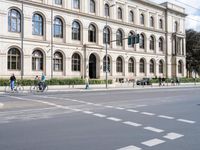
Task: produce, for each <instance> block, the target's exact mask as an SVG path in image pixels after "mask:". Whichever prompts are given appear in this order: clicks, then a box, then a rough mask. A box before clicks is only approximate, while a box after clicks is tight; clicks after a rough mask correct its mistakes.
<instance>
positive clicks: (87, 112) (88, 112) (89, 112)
mask: <svg viewBox="0 0 200 150" xmlns="http://www.w3.org/2000/svg"><path fill="white" fill-rule="evenodd" d="M83 113H85V114H93V112H91V111H83Z"/></svg>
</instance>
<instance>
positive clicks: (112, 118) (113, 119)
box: [107, 117, 122, 122]
mask: <svg viewBox="0 0 200 150" xmlns="http://www.w3.org/2000/svg"><path fill="white" fill-rule="evenodd" d="M107 119H108V120H112V121H116V122H119V121H122V119H119V118H115V117H108V118H107Z"/></svg>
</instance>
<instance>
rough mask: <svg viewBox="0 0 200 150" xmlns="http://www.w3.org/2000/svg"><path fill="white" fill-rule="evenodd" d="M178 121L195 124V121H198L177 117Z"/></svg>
mask: <svg viewBox="0 0 200 150" xmlns="http://www.w3.org/2000/svg"><path fill="white" fill-rule="evenodd" d="M177 121H180V122H185V123H190V124H194V123H196V122H195V121H191V120H185V119H177Z"/></svg>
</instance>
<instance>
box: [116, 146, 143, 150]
mask: <svg viewBox="0 0 200 150" xmlns="http://www.w3.org/2000/svg"><path fill="white" fill-rule="evenodd" d="M117 150H142V149H141V148H139V147H136V146H133V145H131V146H127V147H124V148H120V149H117Z"/></svg>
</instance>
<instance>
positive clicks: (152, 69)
mask: <svg viewBox="0 0 200 150" xmlns="http://www.w3.org/2000/svg"><path fill="white" fill-rule="evenodd" d="M149 68H150V73H154V72H155V68H154V61H153V60H152V59H151V60H150V63H149Z"/></svg>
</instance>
